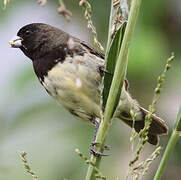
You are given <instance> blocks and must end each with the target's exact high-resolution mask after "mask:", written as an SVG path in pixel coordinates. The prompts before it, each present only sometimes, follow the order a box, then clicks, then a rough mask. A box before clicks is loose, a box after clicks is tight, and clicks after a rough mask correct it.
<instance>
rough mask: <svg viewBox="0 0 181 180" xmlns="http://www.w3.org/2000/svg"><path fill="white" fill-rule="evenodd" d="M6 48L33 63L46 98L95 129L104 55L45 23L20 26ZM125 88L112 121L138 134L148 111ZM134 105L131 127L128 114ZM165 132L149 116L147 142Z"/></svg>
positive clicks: (160, 123)
mask: <svg viewBox="0 0 181 180" xmlns="http://www.w3.org/2000/svg"><path fill="white" fill-rule="evenodd" d="M9 44H10V46H11V47H13V48H19V49H20V50H21V51H22V52H23V53H24V54H25V55H26V56H27V57H28V58H29V59H30V60H31V61H32V64H33V68H34V72H35V74H36V76H37V77H38V80H39V81H40V83H41V84H42V85H43V87H44V88H45V90H46V91H47V92H48V94H50V95H51V96H52V97H53V98H54V99H56V100H57V101H58V103H60V104H61V105H62V106H63V107H64V108H65V109H67V110H68V111H69V112H70V113H71V114H72V115H73V116H74V117H75V118H77V119H81V120H83V121H86V122H91V123H92V124H94V125H95V126H96V127H97V128H98V126H99V123H100V119H101V110H102V109H101V105H100V101H101V89H102V78H103V77H104V74H105V73H107V71H106V68H105V56H104V54H103V53H101V52H99V51H98V50H96V49H95V48H93V47H92V46H90V45H89V44H88V43H86V42H85V41H82V40H80V39H78V38H75V37H73V36H71V35H70V34H68V33H66V32H64V31H62V30H60V29H58V28H56V27H53V26H51V25H48V24H44V23H31V24H27V25H25V26H23V27H22V28H21V29H20V30H19V31H18V33H17V35H16V36H15V37H14V38H13V39H12V40H11V41H9ZM127 84H128V83H127V80H125V83H124V86H123V89H122V92H121V96H120V101H119V104H118V111H117V112H116V113H115V118H118V119H120V120H122V121H123V122H124V123H126V124H127V125H128V126H130V127H131V128H132V127H133V125H134V127H133V128H134V129H135V131H136V132H138V133H139V132H140V130H141V129H143V128H144V125H145V116H146V115H147V114H148V113H149V111H148V110H146V109H144V108H143V107H141V106H140V105H139V103H138V102H137V100H135V99H133V98H132V97H131V95H130V93H129V92H128V85H127ZM133 105H134V114H135V121H134V124H133V119H132V116H131V114H130V110H131V108H132V107H133ZM167 132H168V127H167V125H166V123H165V122H164V121H163V120H162V119H161V118H159V117H157V116H156V115H155V114H152V122H151V125H150V128H149V131H148V135H147V137H148V142H149V143H150V144H152V145H157V144H158V142H159V135H162V134H167ZM94 140H95V137H94ZM92 152H93V153H95V151H93V150H92Z"/></svg>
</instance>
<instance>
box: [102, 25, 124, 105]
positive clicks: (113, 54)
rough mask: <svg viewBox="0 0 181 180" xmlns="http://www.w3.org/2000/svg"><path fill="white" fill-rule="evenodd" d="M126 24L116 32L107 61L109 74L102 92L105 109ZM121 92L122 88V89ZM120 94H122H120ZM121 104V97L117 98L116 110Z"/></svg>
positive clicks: (106, 75)
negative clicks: (119, 103)
mask: <svg viewBox="0 0 181 180" xmlns="http://www.w3.org/2000/svg"><path fill="white" fill-rule="evenodd" d="M126 24H127V23H126V22H124V23H123V24H122V25H121V27H120V28H119V30H118V31H117V32H116V34H115V36H114V39H113V41H112V43H111V45H110V49H109V51H108V56H107V59H106V71H107V72H108V73H105V76H104V80H103V81H104V89H103V92H102V96H103V102H102V106H103V107H105V106H106V102H107V98H108V95H109V90H110V87H111V83H112V78H113V74H114V69H115V65H116V60H117V57H118V55H119V52H120V49H121V44H122V39H123V36H124V31H125V28H126ZM120 90H121V88H120ZM118 94H120V93H118ZM118 102H119V97H117V100H116V103H115V108H116V106H117V104H118Z"/></svg>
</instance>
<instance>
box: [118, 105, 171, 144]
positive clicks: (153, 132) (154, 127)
mask: <svg viewBox="0 0 181 180" xmlns="http://www.w3.org/2000/svg"><path fill="white" fill-rule="evenodd" d="M139 108H140V111H141V113H142V118H141V120H137V121H135V122H134V129H135V131H136V132H139V131H140V130H141V129H143V128H144V125H145V116H146V115H147V114H148V113H149V111H147V110H146V109H144V108H142V107H139ZM120 119H121V120H122V121H123V122H124V123H126V124H127V125H128V126H130V127H133V121H132V120H130V119H129V118H128V117H126V118H124V114H122V116H121V117H120ZM167 132H168V127H167V125H166V123H165V122H164V121H162V120H161V119H160V118H159V117H157V116H156V115H152V122H151V125H150V128H149V131H148V142H149V143H150V144H153V145H157V144H158V142H159V135H162V134H167Z"/></svg>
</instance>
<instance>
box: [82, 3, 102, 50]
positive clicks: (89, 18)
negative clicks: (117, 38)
mask: <svg viewBox="0 0 181 180" xmlns="http://www.w3.org/2000/svg"><path fill="white" fill-rule="evenodd" d="M79 6H82V7H83V8H84V9H85V14H84V16H85V18H86V20H87V27H88V29H90V30H91V31H92V34H93V38H94V45H95V46H96V47H98V48H99V49H100V50H101V51H104V48H103V46H102V45H101V43H100V42H99V41H98V39H97V32H96V28H95V26H94V25H93V22H92V8H91V5H90V4H89V2H88V1H87V0H80V1H79Z"/></svg>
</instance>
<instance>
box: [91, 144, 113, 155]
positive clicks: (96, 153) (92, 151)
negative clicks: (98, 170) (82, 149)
mask: <svg viewBox="0 0 181 180" xmlns="http://www.w3.org/2000/svg"><path fill="white" fill-rule="evenodd" d="M97 144H99V143H97V142H92V143H91V146H90V153H91V154H93V155H94V156H96V157H99V156H108V154H104V153H101V152H98V151H96V150H95V148H94V147H95V146H96V145H97ZM110 149H111V147H110V146H104V150H110Z"/></svg>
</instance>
